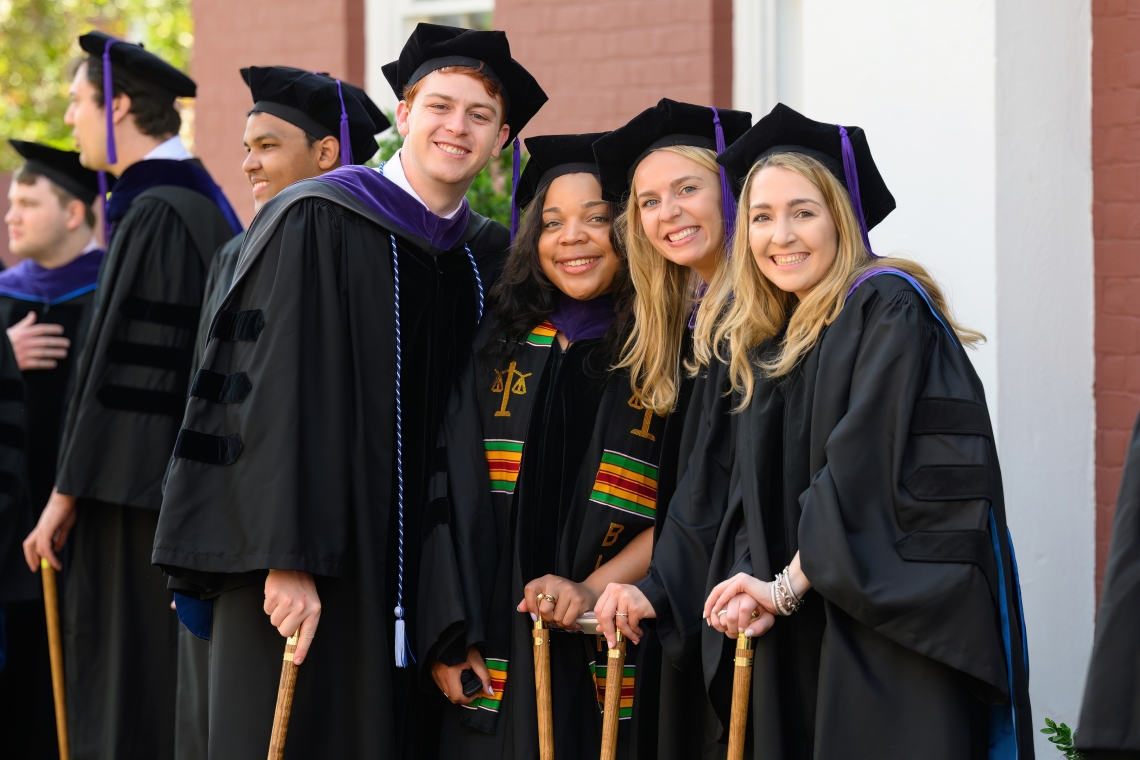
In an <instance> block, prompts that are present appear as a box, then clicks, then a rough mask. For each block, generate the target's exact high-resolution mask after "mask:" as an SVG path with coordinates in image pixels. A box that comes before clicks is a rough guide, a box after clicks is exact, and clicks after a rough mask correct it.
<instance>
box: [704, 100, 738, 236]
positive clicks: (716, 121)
mask: <svg viewBox="0 0 1140 760" xmlns="http://www.w3.org/2000/svg"><path fill="white" fill-rule="evenodd" d="M709 107H710V108H712V112H713V130H714V131H715V132H716V152H717V154H718V155H719V154H721V153H724V149H725V147H726V146H725V144H724V129H723V128H722V127H721V125H720V113H719V112H718V111H717V110H716V108H713V107H712V106H709ZM720 209H721V213H722V214H723V215H724V250H725V255H726V256H728V257H730V258H731V256H732V238H733V237H734V236H735V235H736V203H735V198H734V197H733V195H732V186H731V185H730V184H729V182H728V174H727V173H726V172H725V170H724V167H723V166H722V167H720Z"/></svg>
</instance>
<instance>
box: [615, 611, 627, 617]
mask: <svg viewBox="0 0 1140 760" xmlns="http://www.w3.org/2000/svg"><path fill="white" fill-rule="evenodd" d="M614 614H615V615H617V616H618V617H629V613H628V612H615V613H614Z"/></svg>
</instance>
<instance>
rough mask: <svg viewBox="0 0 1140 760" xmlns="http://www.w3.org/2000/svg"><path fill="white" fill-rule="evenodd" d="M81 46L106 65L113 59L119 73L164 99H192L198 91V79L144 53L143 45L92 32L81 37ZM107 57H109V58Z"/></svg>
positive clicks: (150, 54) (152, 55)
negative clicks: (195, 81) (196, 82)
mask: <svg viewBox="0 0 1140 760" xmlns="http://www.w3.org/2000/svg"><path fill="white" fill-rule="evenodd" d="M79 47H81V48H83V50H84V51H86V52H87V54H88V55H90V56H91V57H92V58H99V59H101V60H103V62H104V69H106V61H107V59H108V57H109V59H110V62H111V64H112V65H113V66H114V67H115V71H118V72H120V73H121V74H125V75H127V76H129V77H130V78H131V79H134V80H137V81H138V82H139V83H140V84H142V85H143V86H144V87H146V88H147V89H148V90H150V91H151V92H153V93H154V94H155V95H157V96H158V97H160V98H169V99H170V100H172V101H173V100H174V99H175V98H192V97H194V96H195V95H196V94H197V92H198V85H196V84H194V80H193V79H191V78H190V77H188V76H186V75H185V74H183V73H182V72H181V71H179V70H178V69H176V68H174V67H173V66H171V65H170V64H169V63H167V62H166V61H164V60H162V59H161V58H159V57H158V56H157V55H155V54H154V53H148V52H147V51H146V50H143V46H142V45H140V44H136V43H133V42H125V41H123V40H120V39H117V38H115V37H111V36H110V35H107V34H103V33H102V32H88V33H87V34H85V35H83V36H82V37H80V38H79ZM105 56H106V57H105Z"/></svg>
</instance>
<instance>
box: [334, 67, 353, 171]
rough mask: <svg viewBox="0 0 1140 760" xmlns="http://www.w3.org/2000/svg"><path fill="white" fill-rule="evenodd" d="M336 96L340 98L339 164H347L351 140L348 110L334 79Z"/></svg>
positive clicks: (348, 162)
mask: <svg viewBox="0 0 1140 760" xmlns="http://www.w3.org/2000/svg"><path fill="white" fill-rule="evenodd" d="M336 96H337V97H338V98H340V165H341V166H348V165H349V164H351V163H352V141H351V136H350V135H349V132H348V111H347V110H345V107H344V92H342V91H341V89H340V80H339V79H338V80H336Z"/></svg>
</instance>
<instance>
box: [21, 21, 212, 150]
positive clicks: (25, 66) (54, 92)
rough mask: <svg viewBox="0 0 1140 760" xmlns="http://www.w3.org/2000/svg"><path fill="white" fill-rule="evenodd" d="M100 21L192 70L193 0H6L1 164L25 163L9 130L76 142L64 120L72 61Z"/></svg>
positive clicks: (58, 142) (61, 143) (68, 144)
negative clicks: (81, 37)
mask: <svg viewBox="0 0 1140 760" xmlns="http://www.w3.org/2000/svg"><path fill="white" fill-rule="evenodd" d="M93 28H98V29H101V30H103V31H105V32H107V33H108V34H113V35H115V36H116V37H122V38H124V39H129V40H132V41H140V42H142V43H143V44H144V45H146V48H147V49H148V50H150V51H152V52H154V53H156V54H157V55H159V56H161V57H162V58H163V59H165V60H167V61H169V62H170V63H172V64H173V65H175V66H177V67H178V68H180V69H182V70H184V71H185V70H186V69H187V66H188V65H189V63H190V51H191V48H192V46H193V44H194V23H193V19H192V16H191V14H190V0H0V140H3V141H4V145H3V147H0V172H3V171H10V170H11V169H13V168H15V167H16V166H17V165H18V164H19V156H17V155H16V152H15V151H13V150H12V149H11V148H10V147H8V145H7V140H8V139H9V138H17V139H21V140H35V141H37V142H43V143H47V144H49V145H54V146H56V147H58V148H65V149H68V148H73V147H74V143H73V141H72V139H71V129H70V127H68V126H66V125H65V124H64V123H63V117H64V113H65V112H66V111H67V102H68V98H67V91H68V87H69V86H70V84H71V82H70V78H69V77H68V73H69V65H70V64H71V62H72V61H73V60H75V59H78V58H80V57H82V54H83V53H82V51H81V50H80V49H79V43H78V42H77V39H78V37H79V35H81V34H83V33H84V32H88V31H90V30H91V29H93Z"/></svg>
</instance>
